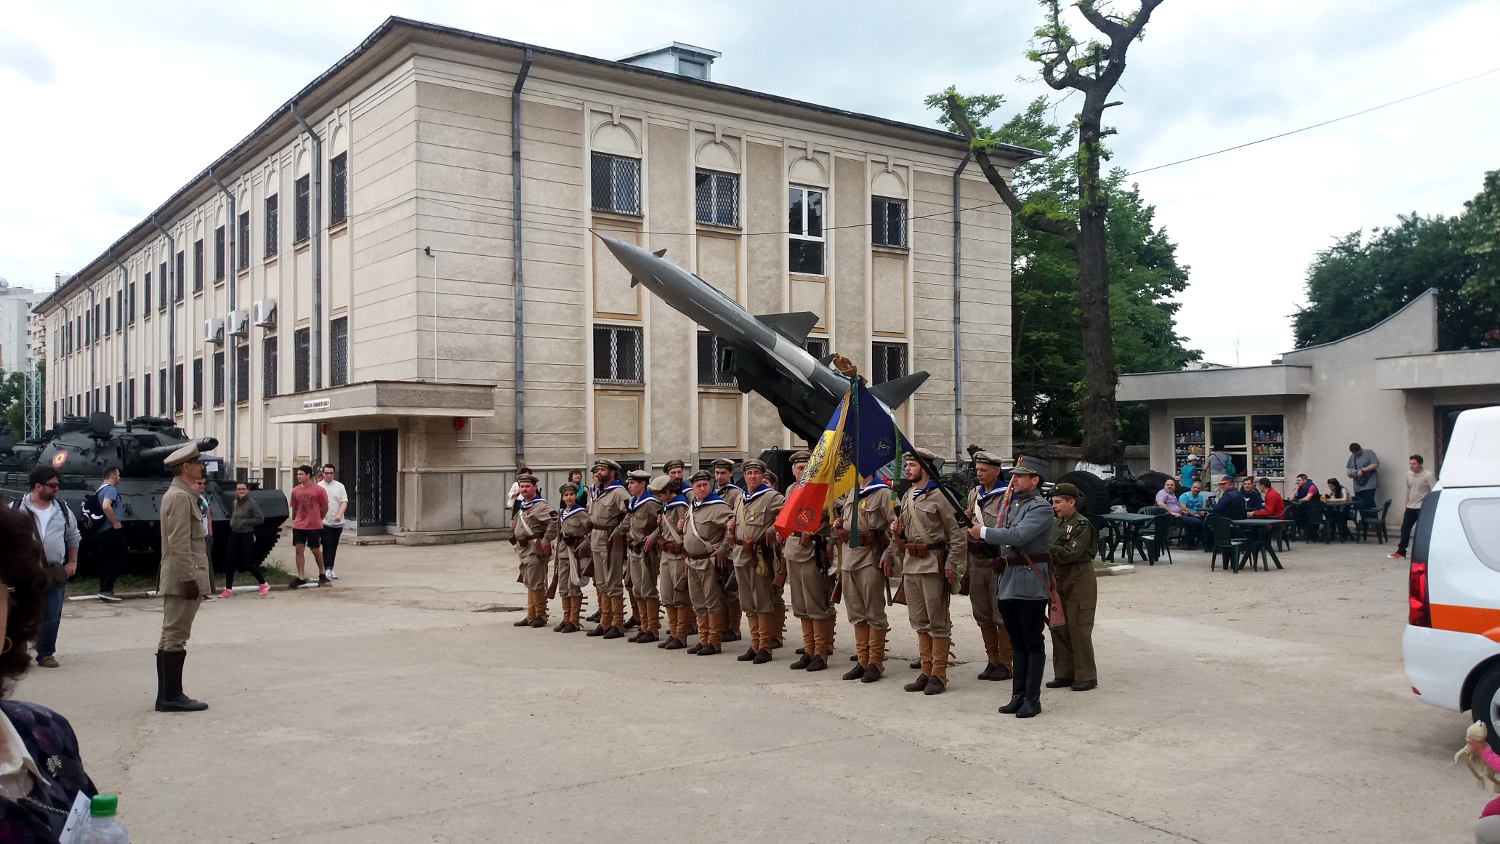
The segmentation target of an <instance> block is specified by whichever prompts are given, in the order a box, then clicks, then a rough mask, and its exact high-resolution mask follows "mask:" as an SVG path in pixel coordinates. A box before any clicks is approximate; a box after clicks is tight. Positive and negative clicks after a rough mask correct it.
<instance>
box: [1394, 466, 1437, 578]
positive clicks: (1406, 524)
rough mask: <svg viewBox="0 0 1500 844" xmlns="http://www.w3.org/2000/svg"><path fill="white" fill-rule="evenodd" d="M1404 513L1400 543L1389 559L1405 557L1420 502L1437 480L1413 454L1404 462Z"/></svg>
mask: <svg viewBox="0 0 1500 844" xmlns="http://www.w3.org/2000/svg"><path fill="white" fill-rule="evenodd" d="M1406 468H1407V469H1408V470H1409V471H1407V473H1406V512H1405V513H1402V514H1401V541H1400V542H1398V543H1397V544H1396V551H1395V553H1393V554H1391V555H1390V557H1391V559H1393V560H1395V559H1400V558H1401V557H1405V556H1406V546H1407V543H1409V542H1411V532H1412V529H1413V528H1415V527H1416V526H1417V517H1418V516H1420V515H1421V514H1422V500H1423V499H1425V498H1426V497H1427V493H1429V492H1432V487H1433V485H1434V484H1436V483H1437V478H1436V477H1434V476H1433V474H1432V473H1431V472H1429V471H1428V470H1427V467H1425V466H1423V465H1422V455H1420V454H1413V455H1412V456H1411V457H1410V459H1408V460H1407V461H1406Z"/></svg>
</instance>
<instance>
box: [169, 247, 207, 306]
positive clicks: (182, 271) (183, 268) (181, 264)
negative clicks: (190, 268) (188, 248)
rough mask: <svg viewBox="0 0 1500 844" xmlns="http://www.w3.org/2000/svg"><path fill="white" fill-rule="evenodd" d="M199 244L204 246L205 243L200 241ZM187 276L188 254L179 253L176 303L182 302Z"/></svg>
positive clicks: (175, 292) (175, 293)
mask: <svg viewBox="0 0 1500 844" xmlns="http://www.w3.org/2000/svg"><path fill="white" fill-rule="evenodd" d="M198 243H199V245H202V243H203V241H201V240H200V241H198ZM186 275H187V253H186V252H178V253H177V278H176V284H175V287H176V290H175V291H174V299H175V301H178V302H181V301H182V293H183V285H184V284H186V283H187V282H186V280H185V279H184V276H186ZM200 275H201V274H200Z"/></svg>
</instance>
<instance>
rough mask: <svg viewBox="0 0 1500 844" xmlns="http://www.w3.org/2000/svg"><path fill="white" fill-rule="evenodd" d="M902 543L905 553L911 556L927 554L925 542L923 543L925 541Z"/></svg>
mask: <svg viewBox="0 0 1500 844" xmlns="http://www.w3.org/2000/svg"><path fill="white" fill-rule="evenodd" d="M904 544H905V548H904V550H905V551H906V553H908V554H910V555H912V556H913V557H925V556H927V543H925V542H907V543H904Z"/></svg>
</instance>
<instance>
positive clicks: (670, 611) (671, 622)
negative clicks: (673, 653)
mask: <svg viewBox="0 0 1500 844" xmlns="http://www.w3.org/2000/svg"><path fill="white" fill-rule="evenodd" d="M665 609H666V611H667V635H666V637H665V638H663V639H662V640H661V641H660V642H657V643H656V646H657V647H658V648H665V647H666V646H667V643H668V642H670V641H672V639H673V638H675V637H676V636H677V608H676V607H666V608H665Z"/></svg>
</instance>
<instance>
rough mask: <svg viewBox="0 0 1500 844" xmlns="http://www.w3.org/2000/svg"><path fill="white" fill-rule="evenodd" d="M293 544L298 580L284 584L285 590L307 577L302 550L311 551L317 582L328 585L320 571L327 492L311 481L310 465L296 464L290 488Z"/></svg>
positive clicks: (302, 581)
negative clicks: (303, 573)
mask: <svg viewBox="0 0 1500 844" xmlns="http://www.w3.org/2000/svg"><path fill="white" fill-rule="evenodd" d="M290 498H291V507H292V547H293V548H295V549H297V579H296V580H293V581H292V582H291V583H290V584H288V585H287V588H288V589H298V588H301V587H302V586H303V585H304V584H305V583H307V579H306V578H304V577H303V576H302V572H303V565H304V564H303V561H302V554H303V552H302V549H303V548H308V549H311V550H312V555H313V562H314V564H315V565H316V566H317V568H316V569H315V571H317V573H318V585H319V586H327V585H328V584H329V583H330V582H331V581H329V579H328V574H327V573H326V572H324V570H323V517H324V516H326V515H328V493H326V492H324V491H323V488H322V487H320V486H318V485H317V484H315V483H313V470H312V467H311V466H305V465H304V466H298V467H297V486H296V487H295V488H293V489H292V494H291V496H290Z"/></svg>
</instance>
